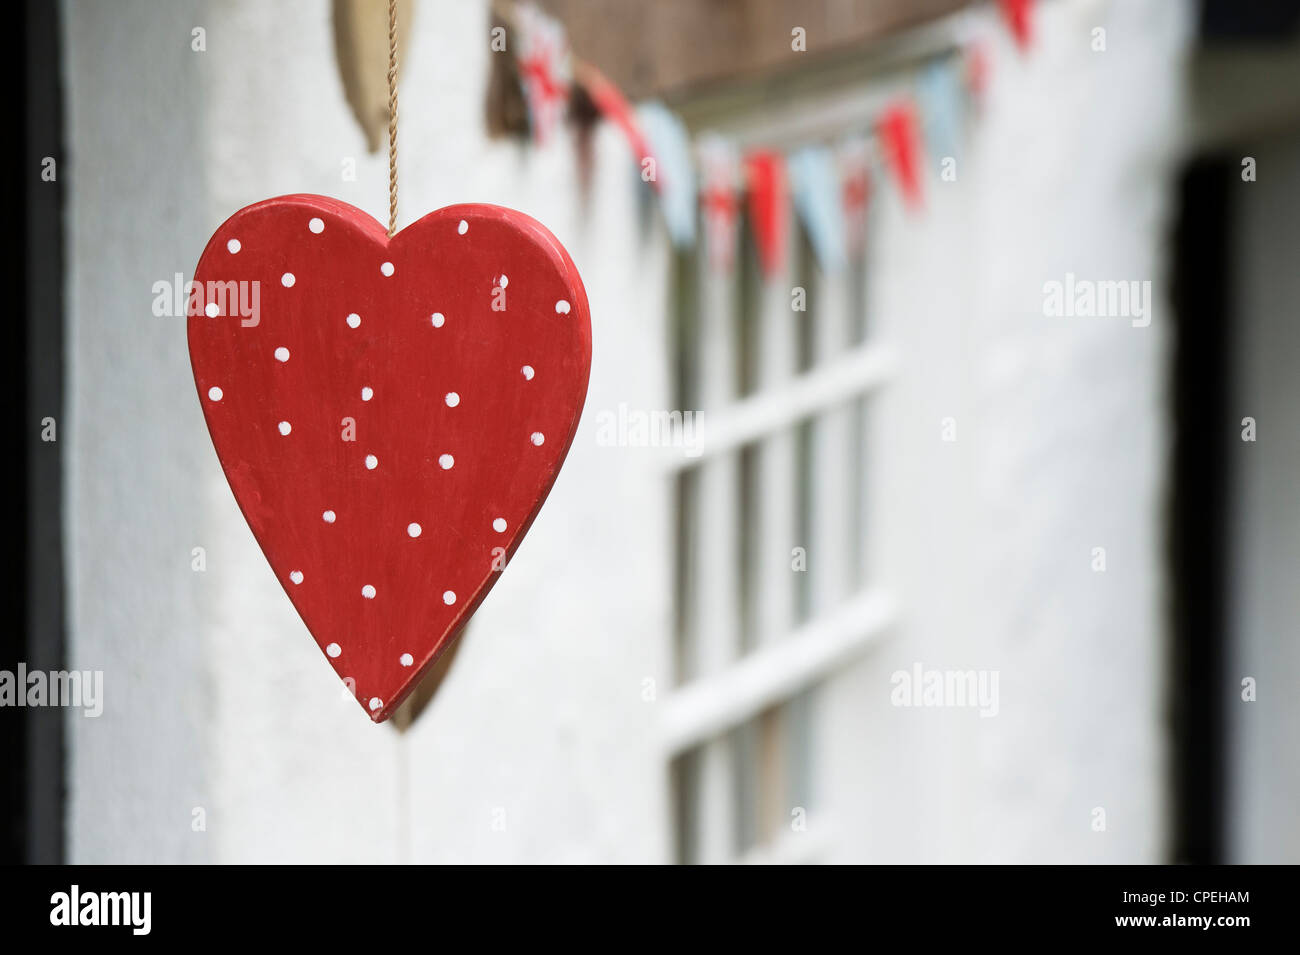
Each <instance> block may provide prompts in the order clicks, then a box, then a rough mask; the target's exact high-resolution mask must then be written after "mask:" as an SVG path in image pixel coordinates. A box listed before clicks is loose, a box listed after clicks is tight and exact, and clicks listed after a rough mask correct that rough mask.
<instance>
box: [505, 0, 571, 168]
mask: <svg viewBox="0 0 1300 955" xmlns="http://www.w3.org/2000/svg"><path fill="white" fill-rule="evenodd" d="M517 24H518V29H519V39H518V45H519V78H520V80H522V82H523V86H524V95H525V97H526V98H527V100H528V116H529V122H530V125H531V126H532V130H533V139H534V140H535V141H536V142H537V143H538V144H539V145H540V144H543V143H545V142H547V141H548V140H549V139H550V138H551V135H552V133H554V131H555V129H556V127H558V126H559V124H560V121H561V120H562V119H563V118H564V110H565V107H566V106H567V105H568V102H569V83H570V80H571V79H572V76H573V59H572V57H571V55H570V53H569V41H568V37H567V36H566V35H565V32H564V26H563V25H562V24H561V23H560V21H559V20H556V19H555V18H554V17H550V16H547V15H546V14H545V13H543V12H542V11H541V10H540V9H538V8H537V7H536V6H535V5H534V4H531V3H525V4H521V5H520V6H519V7H518V11H517Z"/></svg>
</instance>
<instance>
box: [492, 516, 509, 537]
mask: <svg viewBox="0 0 1300 955" xmlns="http://www.w3.org/2000/svg"><path fill="white" fill-rule="evenodd" d="M492 529H493V530H494V531H496V532H497V533H498V534H504V533H505V529H506V519H505V518H504V517H498V518H497V519H496V520H495V521H493V522H492Z"/></svg>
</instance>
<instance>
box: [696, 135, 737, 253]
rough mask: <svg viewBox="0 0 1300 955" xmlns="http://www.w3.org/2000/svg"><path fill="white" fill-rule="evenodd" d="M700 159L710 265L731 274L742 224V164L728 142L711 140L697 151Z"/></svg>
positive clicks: (703, 210) (701, 199)
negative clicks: (738, 230)
mask: <svg viewBox="0 0 1300 955" xmlns="http://www.w3.org/2000/svg"><path fill="white" fill-rule="evenodd" d="M696 152H697V153H698V154H699V159H700V208H701V211H702V212H703V216H704V243H705V245H706V246H707V248H708V255H709V265H710V267H711V268H713V270H714V271H716V272H721V273H724V274H725V273H728V272H730V271H731V267H732V265H734V264H735V259H736V232H737V226H738V224H739V220H740V163H739V161H738V160H737V158H736V151H735V149H734V148H733V147H732V146H731V144H730V143H728V142H727V141H726V140H723V139H719V138H717V137H707V138H705V139H703V140H701V142H700V144H699V146H698V147H697V148H696Z"/></svg>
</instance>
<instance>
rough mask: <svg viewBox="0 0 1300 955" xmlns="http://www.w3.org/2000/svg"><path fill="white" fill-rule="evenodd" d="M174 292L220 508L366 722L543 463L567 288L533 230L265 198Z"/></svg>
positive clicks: (507, 551)
mask: <svg viewBox="0 0 1300 955" xmlns="http://www.w3.org/2000/svg"><path fill="white" fill-rule="evenodd" d="M194 279H195V281H194V284H193V285H192V286H191V290H190V297H189V305H188V310H189V319H188V326H189V345H190V361H191V364H192V365H193V367H194V381H195V384H196V385H197V386H198V390H199V400H200V402H201V404H202V406H203V415H204V417H205V418H206V420H207V423H208V430H209V432H211V434H212V442H213V444H214V445H215V446H216V449H217V456H218V458H220V460H221V466H222V468H223V469H224V470H225V472H226V478H227V480H228V481H229V482H230V488H231V490H232V491H234V493H235V499H236V501H238V502H239V507H240V509H241V510H242V511H243V513H244V517H245V519H246V520H247V521H248V524H249V527H251V528H252V531H253V535H254V536H255V537H256V538H257V541H258V543H259V544H260V545H261V547H262V551H263V552H264V553H265V554H266V558H267V560H268V561H269V562H270V564H271V568H272V570H273V571H274V572H275V574H276V576H277V577H278V578H279V579H280V583H281V585H282V586H283V587H284V589H285V591H286V593H288V595H289V599H290V600H292V601H293V605H294V606H295V607H296V608H297V609H298V613H299V614H300V615H301V616H302V619H303V621H304V622H305V623H306V624H307V628H308V629H309V630H310V631H311V633H312V635H313V636H314V637H315V639H316V642H317V644H318V645H319V646H320V648H321V649H322V650H323V651H324V652H325V655H326V657H327V659H328V660H329V662H330V665H331V666H333V667H334V669H335V671H336V672H337V673H338V674H339V676H340V677H342V678H343V679H344V680H347V681H354V682H352V684H351V686H352V690H353V693H354V695H355V696H356V697H357V700H358V701H359V702H360V703H361V704H362V706H363V707H364V708H365V709H366V711H367V713H368V714H369V715H370V716H371V718H372V719H374V720H375V721H376V722H379V721H382V720H384V719H387V718H388V717H389V716H390V715H391V714H392V712H393V710H394V709H395V708H396V707H397V706H398V704H399V703H401V701H402V699H403V698H404V697H405V696H406V694H407V693H409V692H410V691H411V690H412V689H414V688H415V686H416V685H417V684H418V683H419V680H420V677H421V676H422V674H423V673H424V672H425V671H426V670H427V669H428V667H429V666H430V665H431V664H432V663H433V661H434V660H435V659H436V658H437V657H438V655H439V654H440V653H441V652H442V651H443V650H445V649H446V648H447V647H448V646H449V645H450V644H451V642H452V641H453V640H454V639H455V638H456V635H457V634H458V633H459V631H460V629H461V627H462V626H463V625H464V624H465V622H466V620H468V618H469V616H470V614H472V613H473V612H474V610H475V609H476V608H477V607H478V605H479V603H480V602H481V601H482V600H483V598H484V596H485V595H486V594H487V592H488V591H489V590H490V589H491V588H492V585H493V584H494V583H495V582H496V579H497V576H498V572H499V571H500V570H501V569H503V568H504V566H505V563H506V561H507V560H508V559H509V557H510V555H512V554H513V553H514V551H515V548H516V547H517V546H518V545H519V542H520V540H521V539H522V538H523V536H524V534H525V532H527V530H528V527H529V525H530V524H531V523H532V520H533V518H534V517H535V516H536V514H537V511H538V509H539V508H540V507H541V505H542V501H543V500H545V498H546V495H547V493H548V492H549V491H550V489H551V485H552V484H553V483H554V481H555V477H556V475H557V474H558V473H559V469H560V465H561V464H562V463H563V461H564V457H565V454H566V453H567V452H568V449H569V444H570V443H571V442H572V440H573V434H574V431H575V429H576V428H577V424H578V418H579V416H580V414H581V412H582V405H583V401H584V399H585V397H586V393H587V377H588V372H589V370H590V366H591V324H590V319H589V315H588V311H587V296H586V292H585V291H584V290H583V287H582V280H581V279H580V278H579V277H578V271H577V269H576V268H575V267H574V265H573V261H572V260H571V259H570V258H569V256H568V254H567V253H566V252H565V251H564V249H563V247H562V246H561V245H560V243H559V242H558V241H557V240H556V238H555V237H554V236H553V235H551V233H550V232H548V231H547V230H546V228H545V227H543V226H542V225H541V224H540V223H538V222H536V221H534V220H533V219H530V218H529V217H528V216H525V215H523V214H521V213H518V212H514V211H512V210H510V209H503V208H500V207H498V206H489V205H463V206H449V207H448V208H445V209H439V210H438V211H437V212H433V213H430V214H429V215H427V216H425V217H424V218H423V219H421V220H420V221H419V222H416V223H415V224H414V225H411V226H408V227H407V228H405V229H403V230H402V231H401V232H399V233H398V234H397V235H395V236H393V237H392V238H391V239H390V238H389V237H388V236H387V234H386V233H385V231H384V228H383V227H382V226H381V225H380V224H379V223H378V222H376V221H375V220H374V219H372V218H371V217H370V216H368V215H366V214H365V213H363V212H362V211H361V210H359V209H356V208H354V207H353V206H350V205H347V204H346V203H342V202H338V201H336V200H333V199H327V198H323V197H321V196H305V195H299V196H284V197H281V198H278V199H269V200H267V201H265V202H260V203H257V204H256V205H252V206H249V207H247V208H246V209H242V210H240V211H239V212H237V213H235V215H233V216H232V217H231V218H230V219H228V220H227V221H226V223H225V224H224V225H222V226H221V228H220V229H218V230H217V232H216V234H215V235H214V236H213V237H212V239H211V240H210V241H209V242H208V245H207V248H206V249H204V251H203V256H202V258H201V259H200V260H199V264H198V268H197V269H196V270H195V275H194Z"/></svg>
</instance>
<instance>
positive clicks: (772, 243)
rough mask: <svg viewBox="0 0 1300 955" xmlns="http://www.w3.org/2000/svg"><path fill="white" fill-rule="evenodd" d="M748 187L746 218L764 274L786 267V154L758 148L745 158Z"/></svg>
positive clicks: (777, 271)
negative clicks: (748, 220) (748, 219)
mask: <svg viewBox="0 0 1300 955" xmlns="http://www.w3.org/2000/svg"><path fill="white" fill-rule="evenodd" d="M745 179H746V182H747V184H748V187H749V218H750V223H751V226H752V228H753V230H754V242H755V245H757V247H758V263H759V266H760V267H761V268H762V269H763V274H764V275H766V276H769V277H770V276H772V275H776V274H778V273H779V272H780V271H781V270H782V269H783V268H784V267H785V247H786V234H787V231H788V230H789V228H790V185H789V180H788V177H787V176H786V172H785V157H783V156H782V155H781V154H780V153H779V152H776V151H775V150H757V151H755V152H751V153H749V154H748V155H747V156H746V157H745Z"/></svg>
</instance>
